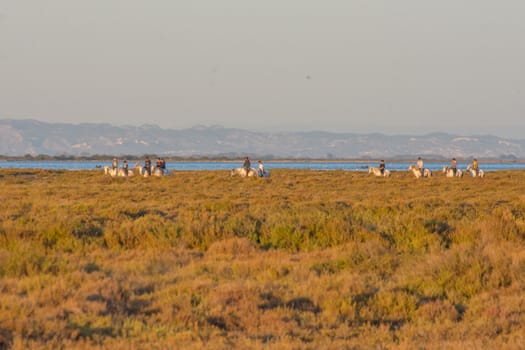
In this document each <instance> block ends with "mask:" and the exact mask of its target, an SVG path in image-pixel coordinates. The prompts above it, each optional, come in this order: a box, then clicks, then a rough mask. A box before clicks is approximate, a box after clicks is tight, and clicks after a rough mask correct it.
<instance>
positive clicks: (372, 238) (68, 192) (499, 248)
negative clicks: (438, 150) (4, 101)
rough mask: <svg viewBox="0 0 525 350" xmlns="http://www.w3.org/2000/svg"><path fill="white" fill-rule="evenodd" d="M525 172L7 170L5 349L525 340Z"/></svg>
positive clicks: (0, 267)
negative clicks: (383, 174)
mask: <svg viewBox="0 0 525 350" xmlns="http://www.w3.org/2000/svg"><path fill="white" fill-rule="evenodd" d="M524 185H525V173H524V172H522V171H498V172H491V173H490V174H489V175H488V176H487V177H486V178H484V179H480V178H471V177H464V178H445V177H444V176H435V177H432V178H429V179H419V180H416V179H414V178H413V176H411V175H410V174H409V173H407V172H394V173H393V174H392V177H390V178H376V177H370V175H368V174H366V173H364V172H347V171H309V170H285V169H276V170H274V171H272V177H271V178H270V179H256V178H248V179H241V178H235V177H234V178H232V177H230V175H229V172H227V171H187V172H176V173H175V175H174V176H170V177H161V178H154V177H152V178H147V179H145V178H141V177H134V178H110V177H107V176H104V175H103V174H102V172H101V171H73V172H71V171H48V170H36V169H35V170H32V169H24V170H20V169H2V170H0V194H1V195H2V201H1V202H0V349H28V348H43V349H84V348H103V349H113V350H117V349H132V348H135V349H143V348H144V349H145V348H156V349H168V348H181V349H182V348H184V349H226V348H243V349H258V348H265V349H266V348H268V349H320V348H323V349H362V348H377V349H404V348H422V349H442V348H509V349H510V348H518V347H520V346H522V345H523V344H524V343H525V337H524V334H525V298H524V295H523V290H525V192H524V190H523V189H524V188H525V187H524Z"/></svg>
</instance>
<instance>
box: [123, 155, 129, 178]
mask: <svg viewBox="0 0 525 350" xmlns="http://www.w3.org/2000/svg"><path fill="white" fill-rule="evenodd" d="M122 169H123V170H124V174H125V175H126V176H128V161H127V160H125V159H124V161H123V162H122Z"/></svg>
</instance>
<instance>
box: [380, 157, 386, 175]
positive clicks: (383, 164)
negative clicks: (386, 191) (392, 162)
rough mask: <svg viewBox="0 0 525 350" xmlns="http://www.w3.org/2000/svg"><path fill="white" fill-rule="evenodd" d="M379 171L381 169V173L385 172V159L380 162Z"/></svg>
mask: <svg viewBox="0 0 525 350" xmlns="http://www.w3.org/2000/svg"><path fill="white" fill-rule="evenodd" d="M379 171H381V175H384V174H385V161H384V160H383V159H381V161H380V162H379Z"/></svg>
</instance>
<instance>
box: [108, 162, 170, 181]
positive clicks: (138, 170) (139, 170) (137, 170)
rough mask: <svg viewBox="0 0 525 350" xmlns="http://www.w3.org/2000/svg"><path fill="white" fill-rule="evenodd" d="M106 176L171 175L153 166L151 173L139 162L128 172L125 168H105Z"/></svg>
mask: <svg viewBox="0 0 525 350" xmlns="http://www.w3.org/2000/svg"><path fill="white" fill-rule="evenodd" d="M104 174H106V175H109V176H111V177H115V176H118V177H131V176H135V175H137V176H143V177H149V176H167V175H170V172H169V171H168V170H167V169H161V168H157V167H155V166H153V165H152V166H151V168H150V171H147V169H146V168H145V167H144V166H142V165H141V164H140V163H139V162H136V163H135V167H134V168H131V169H128V171H126V170H124V169H123V168H117V169H112V168H110V167H108V166H105V167H104Z"/></svg>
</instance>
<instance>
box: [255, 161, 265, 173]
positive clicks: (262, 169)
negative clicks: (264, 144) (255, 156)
mask: <svg viewBox="0 0 525 350" xmlns="http://www.w3.org/2000/svg"><path fill="white" fill-rule="evenodd" d="M258 163H259V167H258V170H257V172H258V173H259V177H263V176H264V164H263V162H262V161H261V160H260V161H259V162H258Z"/></svg>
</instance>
